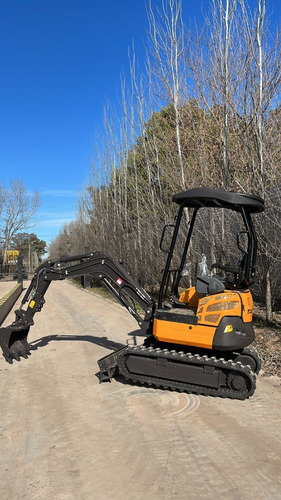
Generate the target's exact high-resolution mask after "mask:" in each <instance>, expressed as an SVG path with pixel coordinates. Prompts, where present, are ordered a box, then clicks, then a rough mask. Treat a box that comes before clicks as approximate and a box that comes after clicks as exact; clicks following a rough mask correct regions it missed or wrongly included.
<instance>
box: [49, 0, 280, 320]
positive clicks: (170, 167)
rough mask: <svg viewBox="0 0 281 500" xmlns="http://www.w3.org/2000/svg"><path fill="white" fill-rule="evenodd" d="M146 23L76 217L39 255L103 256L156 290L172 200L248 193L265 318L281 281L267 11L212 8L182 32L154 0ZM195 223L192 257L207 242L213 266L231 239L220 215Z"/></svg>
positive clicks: (215, 4) (176, 1)
mask: <svg viewBox="0 0 281 500" xmlns="http://www.w3.org/2000/svg"><path fill="white" fill-rule="evenodd" d="M148 24H149V30H148V39H147V45H146V71H145V74H140V72H139V70H138V68H137V62H136V56H135V53H134V50H133V48H132V50H130V52H129V64H130V81H129V82H128V81H126V80H125V78H121V87H120V102H121V105H120V109H114V108H113V106H110V105H109V104H108V103H107V105H106V106H105V109H104V126H103V129H102V131H101V132H100V133H97V135H96V139H95V152H94V161H93V165H92V167H91V170H90V173H89V181H88V185H87V187H86V189H85V191H84V192H83V194H82V195H81V197H80V200H79V208H78V213H77V218H76V220H75V221H74V222H71V223H70V224H67V225H65V226H64V227H63V228H62V230H61V232H60V234H59V236H58V237H57V238H56V239H55V240H54V241H53V242H52V244H51V245H50V254H51V256H59V255H61V254H65V253H69V254H75V253H80V252H83V251H85V249H86V248H90V249H91V250H102V251H104V252H105V253H107V254H109V255H111V256H112V257H114V258H116V259H118V260H121V261H123V262H124V264H125V267H126V269H128V270H129V271H130V272H131V273H132V275H134V277H136V279H138V280H139V281H140V283H141V284H142V285H144V286H146V287H148V288H157V286H159V279H160V273H161V269H162V268H163V256H162V254H161V253H160V252H159V251H158V248H159V238H160V235H161V228H162V226H163V224H164V223H167V222H171V221H172V220H173V217H174V214H175V207H173V206H172V203H171V198H172V195H173V194H174V193H177V192H179V191H183V190H187V189H191V188H194V187H212V188H216V189H226V190H228V191H237V192H242V193H243V192H248V193H255V194H259V195H260V196H262V197H263V198H264V199H265V202H266V211H265V213H264V214H260V215H259V216H258V221H257V224H256V227H257V232H258V239H259V263H258V264H259V268H258V269H259V271H258V285H257V288H256V293H257V294H258V295H259V297H260V298H261V300H262V301H264V303H265V304H266V310H267V318H268V319H271V318H272V311H273V308H274V307H275V306H276V304H277V302H278V299H280V280H281V273H280V260H281V255H280V216H281V209H280V206H281V204H280V201H281V179H280V176H281V150H280V144H281V141H280V117H281V106H280V81H281V71H280V57H281V44H280V37H279V34H278V31H277V30H275V29H274V27H273V26H272V24H270V20H269V19H268V16H267V10H266V2H265V0H257V3H256V9H254V10H251V9H250V8H249V7H248V6H247V4H246V3H245V2H244V0H224V1H223V0H211V2H210V8H209V11H208V12H207V13H205V16H204V22H202V25H201V26H200V27H194V25H192V26H191V27H189V28H188V27H187V26H186V25H185V24H184V23H183V19H182V4H181V0H165V1H163V3H162V9H161V10H160V11H154V10H153V8H152V6H151V4H149V6H148ZM204 217H205V218H204ZM204 217H203V218H202V226H201V228H199V229H198V234H197V240H195V245H194V248H193V249H192V251H193V253H194V256H193V257H194V258H195V259H196V258H199V257H200V251H199V246H198V245H199V243H200V241H201V240H206V241H208V242H209V243H211V245H210V248H212V250H210V251H211V253H212V255H211V256H210V257H212V258H214V257H215V256H216V255H218V254H219V252H220V251H221V242H222V241H224V242H227V241H228V238H230V236H229V234H230V228H231V226H232V222H231V220H229V219H228V218H227V216H226V217H225V216H224V215H223V214H222V215H221V216H220V220H219V221H218V220H214V215H213V214H212V212H211V213H210V214H209V215H208V216H205V215H204ZM206 217H207V218H206ZM187 218H188V215H187ZM215 222H216V224H218V223H219V226H220V230H219V231H218V233H217V235H215V236H214V224H215ZM200 238H201V240H200ZM196 241H198V244H197V242H196ZM197 247H198V249H197Z"/></svg>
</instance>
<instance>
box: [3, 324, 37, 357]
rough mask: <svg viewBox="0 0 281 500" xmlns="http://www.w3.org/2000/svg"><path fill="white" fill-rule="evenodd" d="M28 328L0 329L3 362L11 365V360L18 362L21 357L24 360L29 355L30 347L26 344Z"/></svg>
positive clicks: (10, 327) (11, 326)
mask: <svg viewBox="0 0 281 500" xmlns="http://www.w3.org/2000/svg"><path fill="white" fill-rule="evenodd" d="M28 332H29V326H28V327H27V328H24V329H19V327H15V326H13V325H10V326H7V327H4V328H0V347H1V348H2V351H3V356H4V358H5V360H6V361H7V362H8V363H10V364H12V362H13V360H14V359H16V360H17V361H20V358H21V356H22V357H24V358H25V359H26V358H27V357H28V355H29V354H30V345H29V343H28V342H27V335H28Z"/></svg>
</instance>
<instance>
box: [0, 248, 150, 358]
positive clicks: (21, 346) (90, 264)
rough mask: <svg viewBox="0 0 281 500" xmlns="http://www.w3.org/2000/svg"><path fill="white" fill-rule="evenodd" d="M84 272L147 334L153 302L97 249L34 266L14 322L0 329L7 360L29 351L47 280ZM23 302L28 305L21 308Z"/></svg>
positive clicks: (0, 340)
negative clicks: (140, 311) (29, 341)
mask: <svg viewBox="0 0 281 500" xmlns="http://www.w3.org/2000/svg"><path fill="white" fill-rule="evenodd" d="M84 274H92V275H94V276H96V277H97V278H98V279H99V280H100V281H101V283H103V284H104V285H105V286H106V288H107V289H108V290H109V291H110V292H111V293H112V295H114V297H115V298H116V299H117V300H118V301H119V302H120V304H122V306H124V307H126V309H127V310H128V311H129V313H130V314H131V315H132V316H133V317H134V318H135V319H136V321H137V322H138V325H139V326H140V327H141V328H142V330H143V332H144V333H146V334H150V332H151V327H152V324H151V323H152V318H153V313H154V309H155V304H154V302H153V300H152V299H151V297H150V296H149V294H148V293H147V292H146V291H145V290H144V289H143V288H142V287H141V286H140V285H139V284H138V283H137V282H136V281H135V280H134V279H133V278H132V277H131V276H130V274H129V273H128V272H127V271H126V270H125V269H124V268H123V266H122V265H121V264H119V263H118V262H116V261H114V260H113V259H112V258H111V257H108V256H106V255H104V254H103V253H101V252H91V253H87V254H80V255H74V256H70V257H68V256H67V257H62V258H61V259H58V260H50V261H47V262H45V263H43V264H41V266H39V267H38V268H37V269H36V271H35V273H34V276H33V278H32V280H31V283H30V285H29V287H28V289H27V291H26V293H25V295H24V297H23V299H22V302H21V305H20V308H19V309H18V310H16V311H15V321H14V322H13V323H12V324H11V325H9V326H7V327H3V328H0V346H1V348H2V351H3V356H4V358H5V359H6V361H7V362H8V363H12V362H13V359H16V360H19V359H20V356H23V357H25V358H26V357H27V356H28V354H29V353H30V346H29V344H28V342H27V335H28V332H29V328H30V326H31V325H33V323H34V321H33V317H34V314H35V313H36V312H39V311H41V309H42V307H43V305H44V303H45V299H44V296H45V293H46V291H47V289H48V287H49V285H50V283H51V281H54V280H63V279H65V278H71V277H76V276H81V275H84ZM27 302H28V306H27V308H26V309H24V308H23V306H24V304H26V303H27ZM136 304H138V306H140V307H141V309H142V310H143V311H144V318H142V317H141V316H140V314H139V312H138V311H137V309H136Z"/></svg>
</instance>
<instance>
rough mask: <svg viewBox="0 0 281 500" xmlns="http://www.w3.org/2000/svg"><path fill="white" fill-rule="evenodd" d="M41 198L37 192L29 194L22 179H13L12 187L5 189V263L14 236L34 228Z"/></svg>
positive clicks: (2, 219)
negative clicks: (34, 219) (33, 219)
mask: <svg viewBox="0 0 281 500" xmlns="http://www.w3.org/2000/svg"><path fill="white" fill-rule="evenodd" d="M39 204H40V198H39V194H38V192H37V191H34V192H33V193H32V194H29V193H28V192H27V190H26V188H25V186H24V184H23V182H22V181H21V180H20V179H13V180H11V182H10V187H9V188H5V189H4V201H3V209H2V214H1V219H0V220H1V222H0V226H1V230H2V233H3V239H4V245H3V263H6V255H7V250H8V247H9V244H10V241H11V239H12V238H13V236H14V235H15V234H16V233H17V232H19V231H22V230H23V229H27V228H29V227H32V226H33V224H32V223H31V218H32V217H33V215H34V214H35V213H36V211H37V210H38V208H39Z"/></svg>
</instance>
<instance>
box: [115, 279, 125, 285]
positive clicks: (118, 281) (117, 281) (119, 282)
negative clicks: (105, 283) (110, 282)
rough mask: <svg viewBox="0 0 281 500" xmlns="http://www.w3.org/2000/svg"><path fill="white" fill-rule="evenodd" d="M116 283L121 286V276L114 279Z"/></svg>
mask: <svg viewBox="0 0 281 500" xmlns="http://www.w3.org/2000/svg"><path fill="white" fill-rule="evenodd" d="M116 283H117V285H119V286H121V285H122V283H123V280H122V279H121V278H118V280H116Z"/></svg>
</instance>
